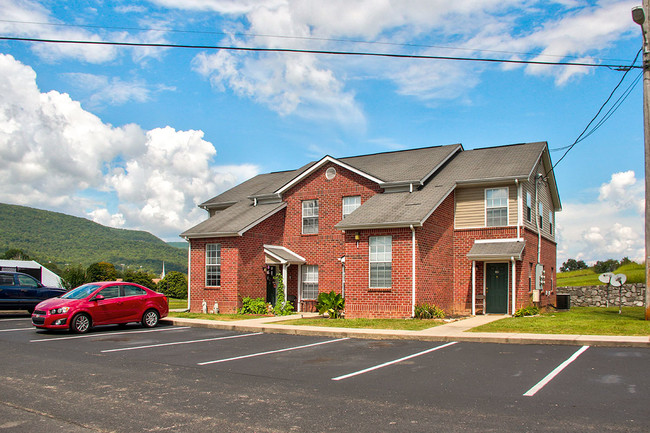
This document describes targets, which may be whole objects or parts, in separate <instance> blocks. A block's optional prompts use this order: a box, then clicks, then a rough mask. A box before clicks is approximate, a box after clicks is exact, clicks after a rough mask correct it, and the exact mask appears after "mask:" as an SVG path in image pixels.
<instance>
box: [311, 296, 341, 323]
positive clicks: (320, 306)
mask: <svg viewBox="0 0 650 433" xmlns="http://www.w3.org/2000/svg"><path fill="white" fill-rule="evenodd" d="M344 308H345V300H344V299H343V296H341V295H340V294H338V293H336V292H334V290H332V291H331V292H329V293H325V292H322V293H319V294H318V299H317V300H316V309H317V310H318V312H319V313H320V314H325V313H327V314H328V315H329V318H330V319H338V318H340V317H341V314H342V313H343V309H344Z"/></svg>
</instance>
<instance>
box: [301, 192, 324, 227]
mask: <svg viewBox="0 0 650 433" xmlns="http://www.w3.org/2000/svg"><path fill="white" fill-rule="evenodd" d="M307 202H316V206H317V208H318V214H316V216H315V217H314V216H308V217H305V203H307ZM300 208H301V216H302V220H301V233H302V234H303V235H316V234H318V231H319V228H320V227H319V224H320V203H319V202H318V199H309V200H303V201H301V202H300ZM305 218H316V231H315V232H314V233H305Z"/></svg>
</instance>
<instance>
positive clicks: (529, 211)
mask: <svg viewBox="0 0 650 433" xmlns="http://www.w3.org/2000/svg"><path fill="white" fill-rule="evenodd" d="M526 221H528V222H531V221H533V198H532V196H531V195H530V193H529V192H527V193H526Z"/></svg>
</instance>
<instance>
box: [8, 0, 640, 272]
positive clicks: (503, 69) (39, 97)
mask: <svg viewBox="0 0 650 433" xmlns="http://www.w3.org/2000/svg"><path fill="white" fill-rule="evenodd" d="M637 3H640V1H616V0H602V1H581V0H555V1H553V0H550V1H535V0H498V1H497V0H481V1H478V0H476V1H470V0H466V1H461V0H458V1H454V2H449V1H446V0H427V1H394V2H388V1H377V0H372V1H371V0H345V1H344V0H331V1H327V2H325V1H305V0H300V1H299V0H296V1H291V0H259V1H253V0H240V1H235V0H151V1H128V2H127V1H124V2H120V1H111V2H107V1H92V0H88V1H84V2H69V1H60V2H58V1H41V2H39V1H32V0H5V1H3V2H1V3H0V17H1V18H0V36H13V37H27V38H44V39H70V40H96V41H100V40H103V41H118V42H143V43H159V44H160V43H163V44H185V45H222V46H246V47H258V48H295V49H308V50H333V51H357V52H382V53H399V54H416V55H433V56H458V57H472V58H501V59H517V60H522V59H523V60H541V61H563V62H587V63H597V64H629V63H630V62H631V61H632V59H633V58H634V56H635V55H636V53H637V51H638V49H639V48H640V44H641V36H640V30H639V27H638V26H637V25H636V24H634V23H633V22H632V19H631V13H630V10H631V8H632V7H633V6H635V5H637ZM639 74H640V72H639V71H638V70H633V71H631V72H630V73H629V74H628V76H627V77H626V80H625V81H624V82H623V85H622V86H621V89H619V93H617V96H618V95H620V94H621V91H622V90H624V89H625V88H627V86H628V85H630V84H632V83H633V80H634V79H635V78H636V77H637V76H638V75H639ZM622 75H623V72H621V71H615V70H611V69H607V68H585V67H576V66H539V65H537V66H535V65H512V64H509V65H506V64H487V63H479V62H459V61H444V60H428V59H426V60H425V59H388V58H377V57H355V56H332V55H322V54H289V53H251V52H247V53H244V52H237V51H216V50H205V49H178V48H151V47H148V48H147V47H138V48H133V47H117V46H89V45H63V44H45V43H29V42H19V41H0V94H1V95H2V98H0V158H1V159H2V161H3V164H2V166H0V176H1V177H2V179H3V188H2V190H1V191H0V202H3V203H10V204H20V205H26V206H32V207H36V208H40V209H48V210H55V211H59V212H64V213H67V214H71V215H77V216H83V217H86V218H89V219H92V220H94V221H97V222H99V223H101V224H105V225H110V226H114V227H122V228H131V229H142V230H147V231H150V232H152V233H153V234H155V235H157V236H159V237H161V238H163V239H165V240H179V238H178V234H179V233H180V232H182V231H184V230H185V229H187V228H189V227H191V226H193V225H194V224H196V223H198V222H200V221H201V220H203V219H204V218H205V217H206V214H205V212H204V211H203V210H201V209H198V208H197V207H196V205H197V204H199V203H201V202H203V201H205V200H207V199H209V198H211V197H213V196H215V195H217V194H219V193H221V192H222V191H224V190H226V189H228V188H230V187H232V186H234V185H236V184H237V183H239V182H241V181H243V180H245V179H247V178H250V177H252V176H254V175H255V174H257V173H263V172H269V171H277V170H288V169H294V168H297V167H300V166H301V165H303V164H305V163H306V162H308V161H311V160H315V159H320V158H321V157H323V156H324V155H326V154H328V155H331V156H334V157H344V156H351V155H359V154H366V153H375V152H383V151H391V150H400V149H409V148H415V147H423V146H432V145H442V144H451V143H462V144H463V146H464V147H465V149H473V148H476V147H485V146H497V145H504V144H512V143H521V142H530V141H547V142H548V143H549V147H550V149H556V148H561V147H565V146H567V145H570V144H571V143H573V141H574V140H575V139H576V138H577V136H578V134H580V132H581V131H582V130H583V128H584V127H585V126H586V125H587V123H588V122H589V121H590V120H591V118H592V116H594V115H595V114H596V111H597V110H598V109H599V108H600V106H601V104H602V103H603V102H604V101H605V99H606V98H607V97H608V96H609V94H610V92H611V91H612V90H613V88H614V86H615V85H616V84H617V83H618V81H619V80H620V79H621V77H622ZM641 103H642V88H641V85H640V84H637V85H636V87H634V88H633V90H632V91H631V93H630V95H629V97H628V98H627V99H626V100H625V101H624V102H623V103H622V104H621V106H620V107H619V108H618V110H617V111H616V112H615V113H614V114H613V115H612V116H611V118H609V120H607V122H606V123H604V124H603V126H602V127H600V128H599V129H598V130H597V131H596V132H595V133H594V134H593V135H591V136H590V137H589V138H587V139H586V140H584V141H582V142H581V143H579V144H578V145H576V146H575V147H574V148H573V150H572V151H571V152H569V154H568V155H567V156H566V158H565V159H564V160H563V161H562V162H561V163H560V164H559V165H558V166H557V167H556V178H557V181H558V187H559V190H560V197H561V199H562V204H563V211H562V212H560V213H558V215H557V228H558V262H559V263H562V262H563V261H564V260H566V259H567V258H571V257H573V258H578V259H583V260H585V261H587V262H593V261H595V260H602V259H607V258H616V259H620V258H622V257H624V256H628V257H630V258H633V259H636V260H642V259H643V256H644V253H643V249H644V245H643V209H644V201H643V200H644V199H643V178H644V172H643V124H642V121H643V119H642V108H641V107H642V105H641ZM562 154H563V151H552V152H551V157H552V159H553V161H554V162H555V161H558V160H559V158H560V157H561V155H562Z"/></svg>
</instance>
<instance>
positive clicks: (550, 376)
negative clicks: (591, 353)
mask: <svg viewBox="0 0 650 433" xmlns="http://www.w3.org/2000/svg"><path fill="white" fill-rule="evenodd" d="M587 349H589V346H582V347H581V348H580V349H578V350H577V351H576V353H574V354H573V355H571V357H570V358H569V359H567V360H566V361H564V362H563V363H562V364H560V365H558V366H557V367H556V368H555V370H553V371H551V372H550V373H549V374H548V375H547V376H546V377H545V378H544V379H542V380H540V381H539V382H538V383H537V385H535V386H533V387H532V388H531V389H529V390H528V391H526V393H525V394H524V396H526V397H532V396H534V395H535V393H537V391H539V390H540V389H542V388H544V386H546V384H547V383H549V382H550V381H551V380H553V378H554V377H555V376H557V375H558V374H560V372H561V371H562V370H564V369H565V368H566V367H567V366H568V365H569V364H571V363H572V362H573V361H575V360H576V359H578V356H580V355H582V353H583V352H584V351H585V350H587Z"/></svg>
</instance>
